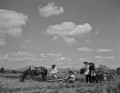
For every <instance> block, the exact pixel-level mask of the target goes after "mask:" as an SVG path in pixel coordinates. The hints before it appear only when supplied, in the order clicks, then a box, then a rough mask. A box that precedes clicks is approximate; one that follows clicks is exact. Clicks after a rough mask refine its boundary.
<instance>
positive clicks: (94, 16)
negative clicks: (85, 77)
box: [0, 0, 120, 69]
mask: <svg viewBox="0 0 120 93" xmlns="http://www.w3.org/2000/svg"><path fill="white" fill-rule="evenodd" d="M119 41H120V0H0V67H5V68H7V69H17V68H21V67H25V66H28V65H35V66H45V67H47V68H49V67H51V65H52V64H56V65H57V67H58V68H66V67H69V68H78V69H80V68H81V67H83V62H84V61H88V62H93V63H95V65H96V66H99V64H102V65H106V66H108V67H110V68H116V67H119V66H120V57H119V55H120V43H119Z"/></svg>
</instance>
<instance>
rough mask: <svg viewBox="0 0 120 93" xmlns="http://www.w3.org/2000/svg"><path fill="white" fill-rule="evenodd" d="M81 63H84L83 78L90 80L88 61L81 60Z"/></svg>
mask: <svg viewBox="0 0 120 93" xmlns="http://www.w3.org/2000/svg"><path fill="white" fill-rule="evenodd" d="M83 64H84V65H85V73H84V74H85V79H86V82H87V83H88V82H91V75H90V69H89V66H90V65H89V63H88V62H83Z"/></svg>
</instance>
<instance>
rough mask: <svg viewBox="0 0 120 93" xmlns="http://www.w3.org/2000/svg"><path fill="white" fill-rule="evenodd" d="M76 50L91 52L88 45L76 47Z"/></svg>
mask: <svg viewBox="0 0 120 93" xmlns="http://www.w3.org/2000/svg"><path fill="white" fill-rule="evenodd" d="M77 50H78V51H82V52H91V51H92V49H91V48H88V47H81V48H78V49H77Z"/></svg>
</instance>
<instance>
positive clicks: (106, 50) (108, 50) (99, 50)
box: [96, 49, 114, 52]
mask: <svg viewBox="0 0 120 93" xmlns="http://www.w3.org/2000/svg"><path fill="white" fill-rule="evenodd" d="M111 51H114V50H113V49H98V50H96V52H111Z"/></svg>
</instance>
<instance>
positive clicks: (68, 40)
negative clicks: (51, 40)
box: [63, 37, 77, 45]
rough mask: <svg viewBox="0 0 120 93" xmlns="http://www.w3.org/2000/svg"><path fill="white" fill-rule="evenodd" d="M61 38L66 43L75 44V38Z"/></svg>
mask: <svg viewBox="0 0 120 93" xmlns="http://www.w3.org/2000/svg"><path fill="white" fill-rule="evenodd" d="M63 40H64V41H65V42H66V43H68V44H69V45H73V44H75V43H76V42H77V41H76V40H75V38H70V37H64V38H63Z"/></svg>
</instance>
